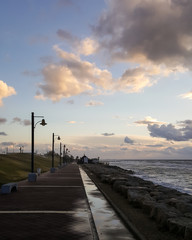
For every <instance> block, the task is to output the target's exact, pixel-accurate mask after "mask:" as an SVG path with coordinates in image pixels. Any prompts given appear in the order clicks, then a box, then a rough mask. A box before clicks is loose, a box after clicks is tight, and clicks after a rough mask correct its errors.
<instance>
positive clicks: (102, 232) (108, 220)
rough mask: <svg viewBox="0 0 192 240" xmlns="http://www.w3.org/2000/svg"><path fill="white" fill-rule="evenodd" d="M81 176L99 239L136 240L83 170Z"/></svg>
mask: <svg viewBox="0 0 192 240" xmlns="http://www.w3.org/2000/svg"><path fill="white" fill-rule="evenodd" d="M81 176H82V179H83V182H84V186H85V191H86V193H87V197H88V201H89V204H90V208H91V212H92V214H93V218H94V221H95V225H96V228H97V232H98V236H99V239H100V240H108V239H110V240H111V239H116V240H120V239H122V240H125V239H126V240H135V238H134V236H133V235H132V234H131V233H130V231H129V230H128V229H127V228H126V227H125V226H124V224H123V223H122V222H121V220H120V219H119V217H118V216H117V214H116V213H115V211H114V210H113V209H112V207H111V206H110V205H109V203H108V202H107V201H106V199H105V198H104V196H103V195H102V193H101V192H100V191H99V190H98V188H97V187H96V186H95V184H94V183H93V182H92V181H91V179H90V178H89V177H88V176H87V174H86V173H85V172H84V171H83V170H82V169H81Z"/></svg>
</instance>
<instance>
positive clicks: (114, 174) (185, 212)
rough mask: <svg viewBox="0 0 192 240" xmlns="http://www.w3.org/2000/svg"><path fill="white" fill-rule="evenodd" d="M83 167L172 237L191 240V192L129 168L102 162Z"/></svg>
mask: <svg viewBox="0 0 192 240" xmlns="http://www.w3.org/2000/svg"><path fill="white" fill-rule="evenodd" d="M84 168H86V169H87V170H88V171H89V172H91V173H92V174H94V175H95V176H96V177H97V178H98V179H99V181H100V182H101V183H102V184H107V185H109V186H110V188H111V189H112V190H113V191H115V192H116V193H118V194H119V195H121V196H123V197H124V198H125V199H126V202H127V205H131V206H132V207H133V208H136V209H140V211H142V213H143V214H144V215H146V217H147V218H150V220H152V221H153V222H155V224H156V225H157V226H158V229H159V230H160V231H162V232H164V233H167V234H173V235H174V236H175V238H174V239H184V240H192V196H191V195H188V194H185V193H181V192H179V191H177V190H175V189H171V188H167V187H163V186H160V185H156V184H154V183H152V182H150V181H145V180H143V179H141V178H138V177H135V176H134V175H133V172H132V171H131V170H124V169H121V168H119V167H114V166H108V165H104V164H87V165H84ZM170 236H171V235H170ZM176 236H177V237H178V238H177V237H176ZM157 239H162V238H157ZM168 239H171V238H168Z"/></svg>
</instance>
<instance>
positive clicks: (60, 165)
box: [60, 142, 62, 167]
mask: <svg viewBox="0 0 192 240" xmlns="http://www.w3.org/2000/svg"><path fill="white" fill-rule="evenodd" d="M61 148H62V143H61V142H60V167H61V156H62V153H61Z"/></svg>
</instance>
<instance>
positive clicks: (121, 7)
mask: <svg viewBox="0 0 192 240" xmlns="http://www.w3.org/2000/svg"><path fill="white" fill-rule="evenodd" d="M184 3H185V4H184ZM191 11H192V2H191V1H184V0H181V1H178V0H170V1H167V0H156V1H154V0H147V1H141V0H134V1H129V0H125V1H120V2H119V1H116V0H110V1H107V9H105V11H104V12H103V14H102V15H101V16H100V18H99V21H98V23H97V24H95V25H94V26H92V29H93V33H94V34H95V36H97V38H98V40H99V43H100V48H102V49H104V50H106V52H108V53H110V55H111V57H112V58H113V59H115V60H122V61H129V62H135V63H146V62H151V63H153V64H155V65H162V64H163V65H165V66H166V67H167V68H174V69H175V68H177V67H181V66H182V67H184V68H188V69H191V62H192V54H191V50H192V44H191V42H192V41H191V40H192V32H191V18H192V17H191Z"/></svg>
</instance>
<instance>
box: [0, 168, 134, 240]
mask: <svg viewBox="0 0 192 240" xmlns="http://www.w3.org/2000/svg"><path fill="white" fill-rule="evenodd" d="M81 174H82V176H83V178H84V182H85V183H86V184H85V185H86V186H85V188H86V192H87V194H86V192H85V188H84V184H83V181H82V177H81ZM81 174H80V171H79V166H78V165H77V164H69V165H67V166H65V167H63V168H61V169H58V170H57V171H56V172H55V173H50V172H48V173H44V174H42V175H40V176H38V178H37V181H36V182H28V181H27V180H26V181H22V182H19V183H18V191H17V192H14V193H11V194H0V239H1V240H2V239H3V240H4V239H6V240H11V239H14V240H17V239H19V240H22V239H34V238H36V239H37V240H41V239H54V240H55V239H70V240H72V239H78V240H79V239H80V240H81V239H82V240H91V239H95V240H96V239H106V240H107V239H134V238H131V235H130V233H129V232H126V229H124V228H123V227H120V225H119V221H120V220H118V219H116V217H115V214H114V213H111V210H109V206H107V205H106V203H103V202H102V201H103V199H102V198H103V197H102V196H101V195H100V194H99V191H98V190H96V189H94V184H93V183H91V181H90V179H88V178H87V179H86V175H85V174H84V173H83V172H82V173H81ZM87 196H88V199H89V202H90V204H89V203H88V199H87ZM91 211H92V213H91ZM93 219H94V220H93ZM94 221H95V223H96V224H94ZM95 226H96V228H97V230H96V228H95ZM111 235H112V237H111Z"/></svg>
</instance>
